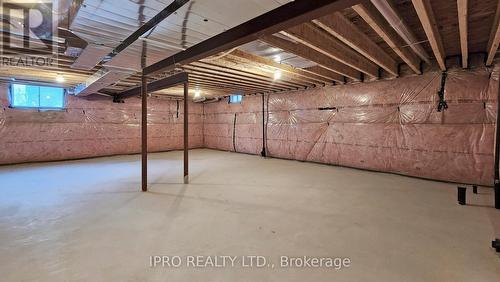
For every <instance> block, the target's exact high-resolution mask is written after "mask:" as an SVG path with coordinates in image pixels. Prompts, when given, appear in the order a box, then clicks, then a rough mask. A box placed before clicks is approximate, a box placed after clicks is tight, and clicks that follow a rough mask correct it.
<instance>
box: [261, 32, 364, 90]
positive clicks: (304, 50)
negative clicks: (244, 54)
mask: <svg viewBox="0 0 500 282" xmlns="http://www.w3.org/2000/svg"><path fill="white" fill-rule="evenodd" d="M260 40H262V41H263V42H266V43H267V44H269V45H271V46H274V47H276V48H279V49H281V50H284V51H286V52H289V53H293V54H295V55H297V56H300V57H302V58H304V59H306V60H309V61H311V62H314V63H316V64H318V65H320V66H322V67H323V68H326V69H328V70H330V71H332V72H336V73H338V74H340V75H343V76H346V77H349V78H352V79H354V80H360V79H361V73H360V72H359V71H358V70H356V69H354V68H352V67H350V66H348V65H346V64H344V63H341V62H339V61H337V60H335V59H333V58H331V57H329V56H327V55H325V54H323V53H321V52H318V51H316V50H314V49H312V48H310V47H308V46H306V45H304V44H301V43H294V42H291V41H289V40H286V39H282V38H279V37H277V36H272V35H268V36H263V37H261V38H260Z"/></svg>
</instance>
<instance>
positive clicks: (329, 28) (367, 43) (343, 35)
mask: <svg viewBox="0 0 500 282" xmlns="http://www.w3.org/2000/svg"><path fill="white" fill-rule="evenodd" d="M313 23H315V24H316V25H317V26H319V27H321V28H322V29H323V30H325V31H326V32H328V33H329V34H331V35H333V36H335V37H336V38H337V39H339V40H340V41H342V42H343V43H344V44H346V45H347V46H349V47H351V48H352V49H354V50H356V51H358V53H360V54H361V55H363V56H365V57H366V58H368V59H369V60H370V61H372V62H374V63H375V64H377V65H379V66H380V67H382V68H383V69H385V70H386V71H387V72H389V73H390V74H392V75H394V76H398V66H397V63H396V61H395V60H394V59H393V58H391V56H389V55H388V54H387V53H386V52H385V51H384V50H382V48H380V47H379V46H378V45H377V44H376V43H375V42H373V41H372V40H371V39H370V38H369V37H368V36H367V35H366V34H365V33H364V32H362V31H361V30H359V28H358V27H356V25H354V24H353V23H352V22H351V21H350V20H349V19H347V18H346V17H345V16H344V15H342V14H341V13H340V12H336V13H333V14H330V15H327V16H324V17H322V18H319V19H316V20H313Z"/></svg>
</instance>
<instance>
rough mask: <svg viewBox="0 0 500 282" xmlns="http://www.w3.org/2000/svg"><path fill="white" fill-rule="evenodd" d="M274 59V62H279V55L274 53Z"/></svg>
mask: <svg viewBox="0 0 500 282" xmlns="http://www.w3.org/2000/svg"><path fill="white" fill-rule="evenodd" d="M274 61H275V62H276V63H281V56H280V55H276V56H274Z"/></svg>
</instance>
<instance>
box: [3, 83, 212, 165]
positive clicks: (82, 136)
mask: <svg viewBox="0 0 500 282" xmlns="http://www.w3.org/2000/svg"><path fill="white" fill-rule="evenodd" d="M8 95H9V94H8V84H0V103H1V106H2V109H1V112H0V164H11V163H22V162H33V161H54V160H66V159H77V158H88V157H97V156H108V155H117V154H133V153H139V152H140V150H141V145H140V144H141V135H140V134H141V132H140V122H141V104H140V102H141V100H140V99H137V98H130V99H127V100H126V103H123V104H119V103H113V102H112V101H111V99H110V98H106V97H101V96H96V95H94V96H96V97H89V98H78V97H74V96H70V95H66V97H67V98H66V109H64V110H61V111H37V110H27V109H12V108H9V105H10V102H9V97H8ZM202 113H203V105H200V104H194V103H191V104H190V109H189V123H190V125H189V127H190V131H189V141H190V142H189V145H190V147H191V148H200V147H203V134H202V132H203V118H202ZM183 118H184V115H183V102H182V101H179V103H178V102H177V101H175V100H167V99H158V98H149V99H148V150H149V151H150V152H158V151H168V150H176V149H182V148H183Z"/></svg>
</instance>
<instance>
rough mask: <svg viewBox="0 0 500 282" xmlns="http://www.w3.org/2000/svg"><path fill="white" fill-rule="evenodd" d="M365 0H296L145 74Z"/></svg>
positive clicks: (165, 68) (154, 65) (150, 69)
mask: <svg viewBox="0 0 500 282" xmlns="http://www.w3.org/2000/svg"><path fill="white" fill-rule="evenodd" d="M361 2H366V0H296V1H293V2H290V3H288V4H285V5H282V6H280V7H278V8H276V9H274V10H272V11H270V12H267V13H265V14H263V15H261V16H258V17H256V18H253V19H251V20H249V21H247V22H245V23H243V24H240V25H238V26H236V27H234V28H231V29H229V30H227V31H225V32H223V33H220V34H218V35H216V36H213V37H211V38H209V39H207V40H205V41H203V42H201V43H198V44H196V45H194V46H192V47H190V48H188V49H186V50H185V51H182V52H179V53H177V54H175V55H172V56H170V57H168V58H166V59H163V60H161V61H159V62H157V63H155V64H153V65H151V66H149V67H147V68H145V69H144V73H145V74H146V75H149V74H152V73H157V72H160V71H168V70H172V69H174V67H175V66H176V65H178V64H180V65H186V64H189V63H192V62H194V61H198V60H200V59H203V58H207V57H210V56H212V55H215V54H218V53H220V52H223V51H226V50H229V49H231V48H235V47H238V46H240V45H243V44H245V43H249V42H251V41H254V40H257V39H259V37H261V36H263V35H268V34H274V33H276V32H279V31H281V30H284V29H287V28H290V27H292V26H296V25H298V24H300V23H303V22H307V21H310V20H313V19H316V18H319V17H322V16H324V15H328V14H331V13H333V12H336V11H340V10H343V9H345V8H348V7H351V6H353V5H356V4H359V3H361Z"/></svg>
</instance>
